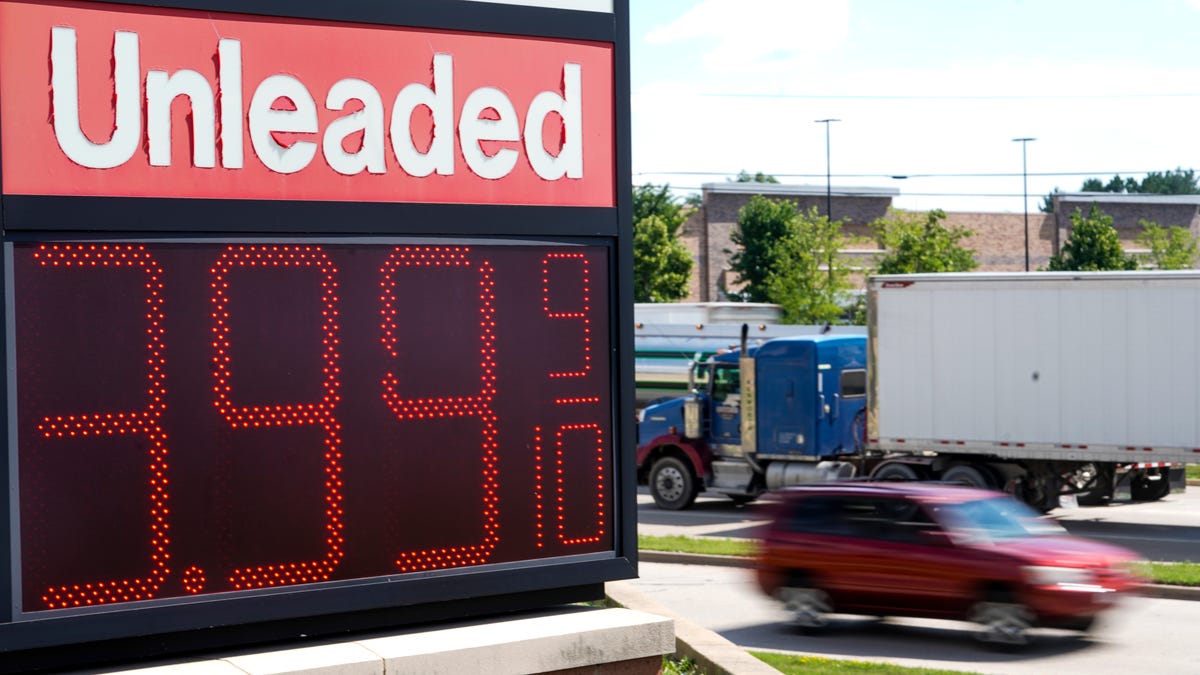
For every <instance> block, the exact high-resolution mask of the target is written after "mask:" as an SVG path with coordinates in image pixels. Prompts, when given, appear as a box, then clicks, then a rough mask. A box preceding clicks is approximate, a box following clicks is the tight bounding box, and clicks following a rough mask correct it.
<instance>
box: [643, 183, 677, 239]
mask: <svg viewBox="0 0 1200 675" xmlns="http://www.w3.org/2000/svg"><path fill="white" fill-rule="evenodd" d="M650 216H658V217H659V218H661V219H662V221H663V223H664V224H665V225H666V226H667V232H668V233H669V234H670V235H671V236H672V237H674V236H675V235H677V234H678V233H679V228H680V227H681V226H682V225H683V224H684V222H686V221H687V217H688V210H686V209H685V208H684V207H683V206H682V205H680V204H679V202H678V201H676V199H675V196H674V195H672V194H671V186H670V185H652V184H650V183H646V184H645V185H640V186H637V187H634V188H633V222H634V224H637V223H639V222H641V221H642V220H643V219H645V218H649V217H650Z"/></svg>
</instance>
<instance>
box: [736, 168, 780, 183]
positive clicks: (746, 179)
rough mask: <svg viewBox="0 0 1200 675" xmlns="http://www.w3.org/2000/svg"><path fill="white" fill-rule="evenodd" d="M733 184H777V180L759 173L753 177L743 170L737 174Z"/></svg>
mask: <svg viewBox="0 0 1200 675" xmlns="http://www.w3.org/2000/svg"><path fill="white" fill-rule="evenodd" d="M733 182H734V183H778V182H779V179H778V178H776V177H775V176H772V175H770V174H766V173H763V172H761V171H759V172H756V173H754V174H753V175H751V174H750V173H748V172H746V170H744V169H743V170H742V171H739V172H738V175H737V178H735V179H734V180H733Z"/></svg>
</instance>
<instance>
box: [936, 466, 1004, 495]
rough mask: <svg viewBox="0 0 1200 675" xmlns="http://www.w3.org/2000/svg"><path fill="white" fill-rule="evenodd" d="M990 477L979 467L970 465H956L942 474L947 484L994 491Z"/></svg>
mask: <svg viewBox="0 0 1200 675" xmlns="http://www.w3.org/2000/svg"><path fill="white" fill-rule="evenodd" d="M989 479H990V476H988V475H987V474H986V473H984V471H983V470H982V469H980V468H979V467H975V466H971V465H970V464H956V465H954V466H952V467H950V468H949V469H947V470H946V473H943V474H942V480H944V481H946V482H947V483H958V484H959V485H966V486H968V487H974V488H984V489H989V490H990V489H994V488H995V485H993V484H992V481H991V480H989Z"/></svg>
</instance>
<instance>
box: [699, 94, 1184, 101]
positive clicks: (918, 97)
mask: <svg viewBox="0 0 1200 675" xmlns="http://www.w3.org/2000/svg"><path fill="white" fill-rule="evenodd" d="M699 95H700V96H705V97H708V98H757V99H764V98H773V99H810V100H821V101H1084V100H1095V99H1104V100H1109V99H1145V98H1196V97H1200V92H1146V93H1140V94H1139V93H1124V94H778V93H775V94H771V93H765V92H701V93H700V94H699Z"/></svg>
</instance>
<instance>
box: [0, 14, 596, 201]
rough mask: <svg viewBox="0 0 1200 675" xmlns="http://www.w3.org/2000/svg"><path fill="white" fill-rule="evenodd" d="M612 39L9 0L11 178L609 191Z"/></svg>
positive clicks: (278, 190)
mask: <svg viewBox="0 0 1200 675" xmlns="http://www.w3.org/2000/svg"><path fill="white" fill-rule="evenodd" d="M613 67H614V66H613V49H612V45H610V44H603V43H592V42H583V41H576V40H550V39H542V38H528V37H509V36H500V35H490V34H478V33H462V32H451V31H438V30H420V29H411V28H397V27H393V26H375V25H364V24H341V23H331V22H319V21H306V20H295V19H283V18H273V17H271V18H269V17H257V16H248V15H246V16H244V15H236V14H220V13H213V12H196V11H183V10H168V9H158V8H135V7H131V6H122V5H106V4H94V3H87V4H84V3H72V2H36V3H26V2H0V120H2V121H3V125H2V128H0V135H2V136H0V138H2V143H3V145H2V155H0V161H2V162H3V191H4V193H5V194H13V195H74V196H132V197H192V198H219V199H288V200H322V201H365V202H422V203H458V204H510V205H517V204H526V205H548V206H598V207H611V206H613V205H614V204H615V203H616V201H615V155H614V138H615V129H614V125H615V121H614V115H613V88H614V78H613Z"/></svg>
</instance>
